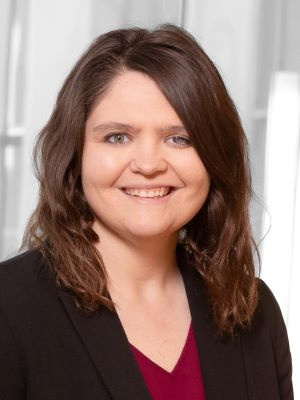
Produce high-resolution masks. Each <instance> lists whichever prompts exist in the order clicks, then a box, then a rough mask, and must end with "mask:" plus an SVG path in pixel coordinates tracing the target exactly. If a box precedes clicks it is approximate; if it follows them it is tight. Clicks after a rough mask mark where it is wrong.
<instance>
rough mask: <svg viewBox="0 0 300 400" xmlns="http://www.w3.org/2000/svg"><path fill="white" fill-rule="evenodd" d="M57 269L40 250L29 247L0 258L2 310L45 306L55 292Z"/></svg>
mask: <svg viewBox="0 0 300 400" xmlns="http://www.w3.org/2000/svg"><path fill="white" fill-rule="evenodd" d="M55 289H56V288H55V280H54V279H53V273H52V272H51V271H50V269H49V267H48V266H47V265H46V263H45V262H44V261H43V257H42V255H41V253H40V252H38V251H36V250H29V251H26V252H24V253H22V254H19V255H17V256H15V257H12V258H10V259H8V260H6V261H2V262H0V310H1V309H2V312H8V313H14V312H16V313H17V312H19V311H20V310H22V311H25V310H26V309H30V308H38V307H39V306H41V307H42V305H44V304H43V303H45V300H46V299H47V298H50V297H52V298H53V294H54V293H55Z"/></svg>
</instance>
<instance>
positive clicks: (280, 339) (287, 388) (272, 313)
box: [260, 280, 294, 400]
mask: <svg viewBox="0 0 300 400" xmlns="http://www.w3.org/2000/svg"><path fill="white" fill-rule="evenodd" d="M260 284H261V286H262V287H261V289H262V292H263V297H264V300H265V302H266V303H267V304H266V308H267V313H268V315H269V316H268V318H267V320H268V325H269V330H270V335H271V339H272V346H273V352H274V355H275V364H276V365H275V366H276V371H277V380H278V388H279V393H280V399H281V400H293V399H294V394H293V384H292V358H291V353H290V347H289V340H288V334H287V329H286V325H285V322H284V319H283V316H282V313H281V310H280V307H279V304H278V302H277V300H276V298H275V296H274V295H273V293H272V291H271V290H270V289H269V287H268V286H267V285H266V283H265V282H264V281H263V280H260Z"/></svg>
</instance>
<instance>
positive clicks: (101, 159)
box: [81, 146, 121, 188]
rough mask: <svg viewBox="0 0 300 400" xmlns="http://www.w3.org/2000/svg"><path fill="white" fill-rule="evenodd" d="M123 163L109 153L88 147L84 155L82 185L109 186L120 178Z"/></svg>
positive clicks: (94, 147)
mask: <svg viewBox="0 0 300 400" xmlns="http://www.w3.org/2000/svg"><path fill="white" fill-rule="evenodd" d="M120 171H121V163H120V161H118V160H116V158H115V157H113V156H112V155H111V154H109V153H108V152H105V151H103V149H99V148H97V147H96V146H87V147H86V149H85V150H84V151H83V155H82V171H81V176H82V185H83V188H85V187H90V186H109V185H111V184H112V182H113V181H114V180H116V179H117V178H118V175H119V174H120Z"/></svg>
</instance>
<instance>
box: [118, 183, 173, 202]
mask: <svg viewBox="0 0 300 400" xmlns="http://www.w3.org/2000/svg"><path fill="white" fill-rule="evenodd" d="M120 190H121V191H122V192H123V193H124V194H125V195H126V196H128V197H130V198H132V199H135V200H138V201H141V202H151V203H152V202H155V203H157V202H162V201H165V200H168V199H169V198H170V197H171V196H172V195H173V193H174V192H175V191H176V190H178V188H175V187H172V186H169V187H167V188H165V190H162V191H155V189H153V190H149V189H147V190H146V189H144V190H143V189H128V188H120Z"/></svg>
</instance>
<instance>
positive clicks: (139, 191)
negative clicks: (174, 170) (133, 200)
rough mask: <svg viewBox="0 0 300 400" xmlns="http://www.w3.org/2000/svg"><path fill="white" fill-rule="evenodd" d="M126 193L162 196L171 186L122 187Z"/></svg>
mask: <svg viewBox="0 0 300 400" xmlns="http://www.w3.org/2000/svg"><path fill="white" fill-rule="evenodd" d="M124 190H125V192H126V193H127V194H130V195H132V196H140V197H157V196H158V197H162V196H165V195H166V194H168V193H169V192H170V190H171V188H169V187H167V188H157V189H126V188H125V189H124Z"/></svg>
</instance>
